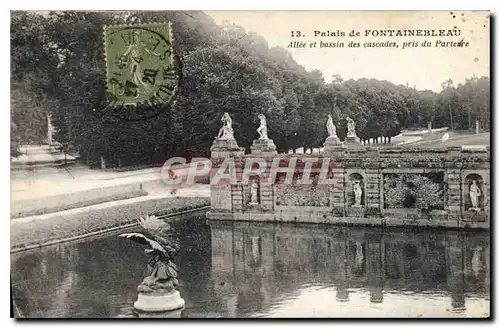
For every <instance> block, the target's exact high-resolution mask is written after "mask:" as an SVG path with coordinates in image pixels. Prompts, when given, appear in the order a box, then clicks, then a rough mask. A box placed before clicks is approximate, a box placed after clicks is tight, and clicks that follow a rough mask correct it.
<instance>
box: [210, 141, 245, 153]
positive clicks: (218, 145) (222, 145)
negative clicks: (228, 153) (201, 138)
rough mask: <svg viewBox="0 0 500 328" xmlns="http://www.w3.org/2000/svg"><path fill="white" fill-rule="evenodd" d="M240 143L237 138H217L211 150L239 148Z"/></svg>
mask: <svg viewBox="0 0 500 328" xmlns="http://www.w3.org/2000/svg"><path fill="white" fill-rule="evenodd" d="M239 149H240V147H238V143H237V142H236V140H235V139H215V140H214V143H213V144H212V147H210V150H211V151H220V150H239Z"/></svg>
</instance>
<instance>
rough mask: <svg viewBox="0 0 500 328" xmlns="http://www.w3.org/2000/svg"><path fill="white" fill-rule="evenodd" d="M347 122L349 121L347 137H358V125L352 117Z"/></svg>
mask: <svg viewBox="0 0 500 328" xmlns="http://www.w3.org/2000/svg"><path fill="white" fill-rule="evenodd" d="M346 120H347V136H348V137H356V123H355V122H354V120H353V119H352V118H350V117H347V118H346Z"/></svg>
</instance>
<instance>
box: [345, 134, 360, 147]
mask: <svg viewBox="0 0 500 328" xmlns="http://www.w3.org/2000/svg"><path fill="white" fill-rule="evenodd" d="M344 144H345V145H349V146H351V145H359V146H361V141H360V140H359V138H358V137H357V136H347V137H346V138H345V141H344Z"/></svg>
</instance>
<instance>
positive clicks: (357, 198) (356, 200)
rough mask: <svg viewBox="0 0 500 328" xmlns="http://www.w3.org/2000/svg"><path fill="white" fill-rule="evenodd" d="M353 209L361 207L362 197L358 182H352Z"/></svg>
mask: <svg viewBox="0 0 500 328" xmlns="http://www.w3.org/2000/svg"><path fill="white" fill-rule="evenodd" d="M353 190H354V205H353V206H354V207H361V196H362V195H363V190H362V189H361V184H360V182H359V181H354V184H353Z"/></svg>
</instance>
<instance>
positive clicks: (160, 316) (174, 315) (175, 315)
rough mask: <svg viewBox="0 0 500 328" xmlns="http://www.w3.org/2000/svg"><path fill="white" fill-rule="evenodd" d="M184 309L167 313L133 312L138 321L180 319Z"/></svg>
mask: <svg viewBox="0 0 500 328" xmlns="http://www.w3.org/2000/svg"><path fill="white" fill-rule="evenodd" d="M183 310H184V308H182V309H178V310H173V311H168V312H142V311H135V312H136V313H135V316H136V317H137V318H139V319H180V318H181V314H182V311H183Z"/></svg>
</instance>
